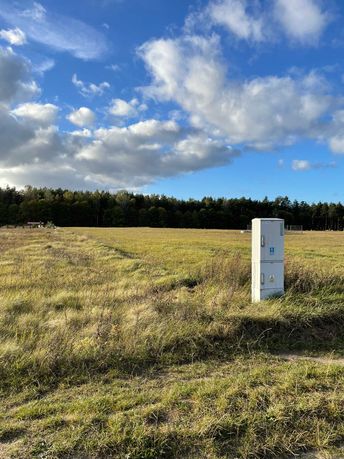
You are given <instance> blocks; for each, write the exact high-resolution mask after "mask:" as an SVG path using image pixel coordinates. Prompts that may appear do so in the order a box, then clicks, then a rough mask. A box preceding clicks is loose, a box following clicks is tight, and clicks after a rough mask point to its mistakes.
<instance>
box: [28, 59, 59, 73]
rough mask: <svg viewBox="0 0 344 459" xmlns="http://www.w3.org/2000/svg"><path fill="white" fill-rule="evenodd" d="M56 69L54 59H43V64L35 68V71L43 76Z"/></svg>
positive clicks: (38, 64)
mask: <svg viewBox="0 0 344 459" xmlns="http://www.w3.org/2000/svg"><path fill="white" fill-rule="evenodd" d="M54 67H55V61H54V59H43V60H42V61H41V62H39V63H37V64H35V65H34V66H33V71H34V72H37V73H39V74H41V75H43V74H44V73H45V72H48V71H49V70H51V69H53V68H54Z"/></svg>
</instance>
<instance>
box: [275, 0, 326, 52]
mask: <svg viewBox="0 0 344 459" xmlns="http://www.w3.org/2000/svg"><path fill="white" fill-rule="evenodd" d="M274 13H275V18H276V19H277V21H278V22H279V23H280V24H281V25H282V27H283V29H284V31H285V33H286V34H287V36H288V37H290V38H291V39H292V40H294V41H298V42H300V43H303V44H312V43H317V42H318V41H319V38H320V36H321V34H322V33H323V31H324V29H325V27H326V25H327V23H328V21H329V15H328V13H326V12H324V11H322V9H321V7H320V4H319V2H318V1H316V0H275V11H274Z"/></svg>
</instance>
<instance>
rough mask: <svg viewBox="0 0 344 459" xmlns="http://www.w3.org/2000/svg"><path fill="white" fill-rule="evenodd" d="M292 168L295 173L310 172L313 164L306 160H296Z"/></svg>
mask: <svg viewBox="0 0 344 459" xmlns="http://www.w3.org/2000/svg"><path fill="white" fill-rule="evenodd" d="M291 167H292V169H293V170H294V171H308V170H309V169H311V163H310V162H309V161H307V160H305V159H294V160H293V162H292V166H291Z"/></svg>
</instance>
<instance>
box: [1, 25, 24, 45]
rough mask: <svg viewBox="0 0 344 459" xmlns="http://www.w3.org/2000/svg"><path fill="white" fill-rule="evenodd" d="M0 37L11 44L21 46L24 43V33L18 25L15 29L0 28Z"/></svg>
mask: <svg viewBox="0 0 344 459" xmlns="http://www.w3.org/2000/svg"><path fill="white" fill-rule="evenodd" d="M0 38H2V39H3V40H6V41H7V42H8V43H10V44H11V45H13V46H21V45H24V44H25V43H26V35H25V33H24V32H23V31H22V30H20V29H18V27H16V28H15V29H8V30H0Z"/></svg>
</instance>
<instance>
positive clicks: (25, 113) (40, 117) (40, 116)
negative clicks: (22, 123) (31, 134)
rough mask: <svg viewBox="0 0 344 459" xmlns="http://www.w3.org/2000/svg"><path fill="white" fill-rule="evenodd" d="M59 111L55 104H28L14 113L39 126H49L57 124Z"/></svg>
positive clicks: (16, 109) (20, 106)
mask: <svg viewBox="0 0 344 459" xmlns="http://www.w3.org/2000/svg"><path fill="white" fill-rule="evenodd" d="M58 110H59V109H58V107H57V106H56V105H54V104H38V103H26V104H21V105H19V106H18V107H16V108H15V109H14V110H12V113H13V114H14V115H15V116H18V117H19V118H23V119H24V120H26V121H28V122H31V123H34V124H37V125H39V126H49V125H51V124H54V123H55V120H56V116H57V113H58Z"/></svg>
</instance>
